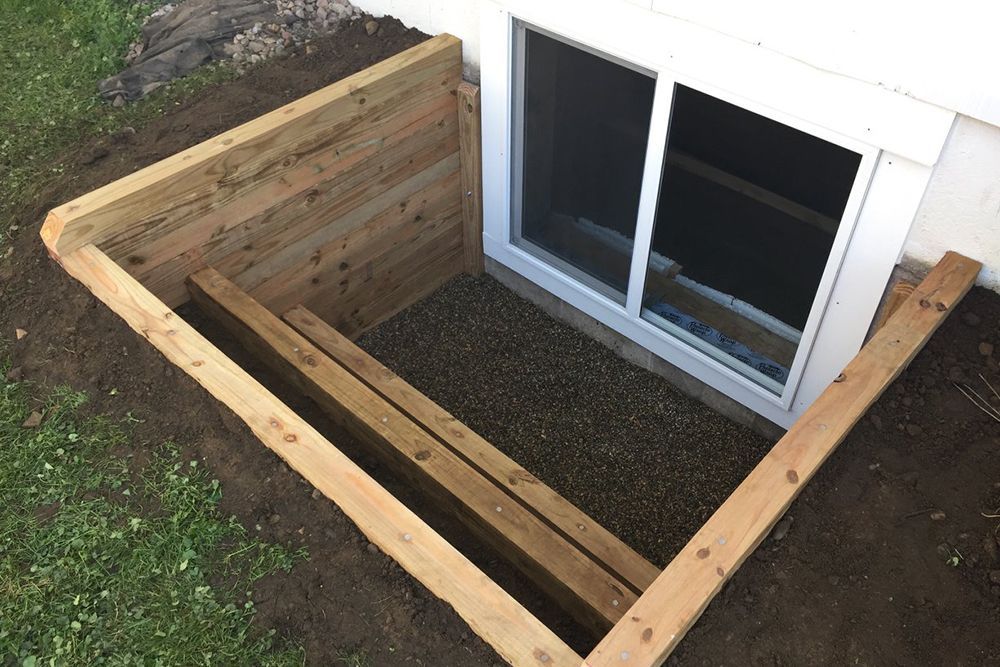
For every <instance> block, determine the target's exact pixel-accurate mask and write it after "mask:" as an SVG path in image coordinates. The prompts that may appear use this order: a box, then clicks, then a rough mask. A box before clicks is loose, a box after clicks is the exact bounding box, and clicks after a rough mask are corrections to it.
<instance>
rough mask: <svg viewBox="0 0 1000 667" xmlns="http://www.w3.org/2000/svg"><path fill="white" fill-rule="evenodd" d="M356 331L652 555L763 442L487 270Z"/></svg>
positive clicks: (723, 489)
mask: <svg viewBox="0 0 1000 667" xmlns="http://www.w3.org/2000/svg"><path fill="white" fill-rule="evenodd" d="M358 344H359V345H361V346H362V347H363V348H364V349H365V350H367V351H368V352H369V353H370V354H372V355H373V356H375V357H376V358H378V359H379V360H380V361H381V362H382V363H383V364H385V365H386V366H388V367H389V368H391V369H393V370H394V371H395V372H396V373H398V374H399V375H400V376H401V377H403V378H405V379H406V380H407V381H408V382H410V383H411V384H412V385H414V386H415V387H417V388H418V389H420V390H421V391H423V392H424V393H425V394H427V395H428V396H429V397H430V398H432V399H433V400H435V401H436V402H437V403H439V404H440V405H441V406H443V407H444V408H446V409H447V410H448V411H450V412H451V413H452V414H454V415H455V416H456V417H458V418H459V419H460V420H462V421H463V422H465V423H466V424H467V425H469V426H470V427H471V428H472V429H473V430H475V431H476V432H478V433H479V434H480V435H482V436H483V437H485V438H486V439H487V440H489V441H490V442H492V443H493V444H494V446H496V447H497V448H498V449H500V450H501V451H503V452H504V453H506V454H507V455H508V456H510V457H511V458H513V459H514V460H516V461H517V462H518V463H520V464H521V465H522V466H524V467H525V468H526V469H527V470H529V471H530V472H532V473H533V474H535V475H536V476H538V477H539V478H540V479H542V480H543V481H544V482H545V483H547V484H548V485H550V486H551V487H553V488H554V489H556V490H557V491H558V492H559V493H561V494H562V495H563V496H565V497H566V498H567V499H568V500H570V501H571V502H573V503H574V504H575V505H577V506H578V507H580V508H581V509H583V510H584V511H585V512H587V514H589V515H590V516H592V517H593V518H594V519H596V520H597V521H598V522H599V523H601V524H603V525H604V526H605V527H606V528H608V529H609V530H610V531H611V532H613V533H615V534H616V535H618V536H619V537H620V538H621V539H622V540H624V541H625V542H626V543H628V544H629V545H631V546H632V547H633V548H634V549H636V550H637V551H638V552H639V553H641V554H643V555H644V556H645V557H646V558H648V559H649V560H650V561H652V562H653V563H654V564H656V565H659V566H662V565H664V564H666V563H667V562H669V561H670V560H671V559H672V558H673V557H674V555H675V554H676V553H677V552H678V551H679V550H680V549H681V548H682V547H683V546H684V544H686V543H687V541H688V539H690V537H691V536H692V535H693V534H694V532H695V531H696V530H697V529H698V528H699V527H700V526H701V525H702V524H703V523H704V522H705V521H706V520H707V519H708V517H709V516H711V514H712V512H713V511H714V510H715V509H716V508H717V507H718V506H719V505H720V504H721V503H722V501H723V500H725V499H726V497H727V496H728V495H729V494H730V493H731V492H732V491H733V489H735V488H736V486H737V485H738V484H739V483H740V481H742V480H743V478H744V477H745V476H746V475H747V474H748V473H749V472H750V470H751V469H752V468H753V467H754V465H756V463H757V462H758V461H759V460H760V459H761V458H762V457H763V456H764V454H765V453H767V451H768V450H769V449H770V447H771V444H772V443H770V442H769V441H767V440H766V439H764V438H762V437H761V436H758V435H756V434H754V433H753V432H751V431H750V430H749V429H747V428H746V427H744V426H741V425H739V424H736V423H734V422H731V421H729V420H728V419H726V418H725V417H723V416H721V415H719V414H717V413H715V412H714V411H712V410H711V409H709V408H708V407H707V406H705V405H703V404H702V403H699V402H698V401H695V400H693V399H691V398H689V397H687V396H685V395H684V394H682V393H680V392H679V391H678V390H676V389H674V388H673V387H672V386H671V385H670V384H669V383H668V382H667V381H666V380H665V379H663V378H662V377H660V376H658V375H656V374H654V373H651V372H649V371H646V370H643V369H641V368H639V367H637V366H635V365H634V364H632V363H630V362H628V361H626V360H624V359H622V358H621V357H618V356H617V355H615V354H614V352H612V351H611V350H609V349H608V348H607V347H605V346H604V345H602V344H600V343H598V342H597V341H595V340H593V339H591V338H589V337H588V336H586V335H584V334H582V333H580V332H578V331H576V330H575V329H572V328H570V327H569V326H567V325H566V324H563V323H562V322H559V321H558V320H555V319H553V318H552V317H550V316H549V315H548V314H546V313H545V312H544V311H542V310H541V309H540V308H538V307H536V306H535V305H534V304H532V303H530V302H528V301H526V300H524V299H522V298H521V297H519V296H517V295H516V294H514V293H513V292H511V291H510V290H508V289H507V288H506V287H504V286H503V285H501V284H500V283H499V282H497V281H496V280H494V279H493V278H490V277H488V276H486V277H483V278H478V279H477V278H471V277H469V276H460V277H458V278H455V279H453V280H452V281H450V282H449V283H447V284H446V285H445V286H444V287H442V288H441V289H440V290H438V291H437V292H435V293H434V294H432V295H431V296H429V297H428V298H427V299H425V300H423V301H421V302H420V303H417V304H416V305H414V306H412V307H410V308H408V309H406V310H405V311H403V312H402V313H400V314H399V315H397V316H395V317H393V318H392V319H390V320H388V321H386V322H384V323H383V324H381V325H379V326H378V327H376V328H375V329H373V330H371V331H369V332H368V333H366V334H365V335H364V336H362V337H361V338H360V339H359V340H358Z"/></svg>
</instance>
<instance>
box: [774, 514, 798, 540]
mask: <svg viewBox="0 0 1000 667" xmlns="http://www.w3.org/2000/svg"><path fill="white" fill-rule="evenodd" d="M793 521H795V519H794V518H793V517H792V515H791V514H786V515H785V516H783V517H781V519H780V520H779V521H778V523H776V524H775V525H774V530H772V531H771V539H772V540H774V541H775V542H780V541H781V540H783V539H785V538H786V537H787V536H788V531H789V530H791V528H792V522H793Z"/></svg>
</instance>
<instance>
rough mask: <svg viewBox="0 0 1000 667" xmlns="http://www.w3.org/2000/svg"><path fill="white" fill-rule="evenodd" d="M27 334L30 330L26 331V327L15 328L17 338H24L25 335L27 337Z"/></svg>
mask: <svg viewBox="0 0 1000 667" xmlns="http://www.w3.org/2000/svg"><path fill="white" fill-rule="evenodd" d="M27 335H28V332H27V331H25V330H24V329H14V336H15V337H16V338H17V339H18V340H21V339H22V338H24V337H25V336H27Z"/></svg>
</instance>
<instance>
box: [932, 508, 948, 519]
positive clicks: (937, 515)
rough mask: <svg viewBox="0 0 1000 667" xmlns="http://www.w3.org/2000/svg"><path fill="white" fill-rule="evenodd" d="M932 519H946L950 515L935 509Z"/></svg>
mask: <svg viewBox="0 0 1000 667" xmlns="http://www.w3.org/2000/svg"><path fill="white" fill-rule="evenodd" d="M930 517H931V521H944V520H945V519H947V518H948V515H947V514H945V513H944V512H942V511H941V510H934V511H933V512H931V513H930Z"/></svg>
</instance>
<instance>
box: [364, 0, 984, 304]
mask: <svg viewBox="0 0 1000 667" xmlns="http://www.w3.org/2000/svg"><path fill="white" fill-rule="evenodd" d="M537 1H538V2H540V3H545V2H547V1H549V0H537ZM499 2H500V4H503V0H499ZM355 4H356V5H358V6H359V7H360V8H361V9H363V10H365V11H367V12H370V13H372V14H374V15H376V16H381V15H385V14H390V15H392V16H395V17H396V18H398V19H400V20H401V21H403V23H405V24H406V25H409V26H412V27H415V28H418V29H420V30H423V31H424V32H427V33H429V34H437V33H441V32H449V33H451V34H453V35H456V36H457V37H460V38H461V39H462V40H463V42H464V50H465V61H466V75H467V77H468V78H470V79H471V80H473V81H478V78H479V77H478V73H479V63H480V54H479V49H480V5H481V0H355ZM603 4H604V6H606V8H607V11H608V12H614V11H616V5H619V6H621V5H626V4H628V5H636V6H639V7H643V8H647V9H648V10H649V11H650V12H651V13H653V12H656V13H660V14H666V15H668V16H671V17H675V18H677V19H679V20H681V21H684V22H689V23H693V24H697V25H700V26H702V27H706V28H709V29H710V30H713V31H715V32H718V33H720V34H722V35H727V36H729V37H731V38H732V39H734V40H739V41H742V42H746V43H750V44H753V45H756V46H758V47H759V48H761V49H764V50H768V51H771V52H773V53H777V54H782V55H785V56H788V57H789V58H790V59H794V60H796V61H798V62H803V63H806V64H808V65H809V66H811V67H815V68H816V69H819V70H823V71H827V72H834V73H836V74H839V75H842V76H844V77H847V78H851V79H855V80H858V81H863V82H866V83H868V84H870V85H872V86H875V87H879V88H882V89H887V90H891V91H894V92H897V93H899V94H901V95H905V96H908V97H914V98H917V99H920V100H923V101H926V102H930V103H931V104H934V105H937V106H940V107H942V108H945V109H948V110H951V111H956V112H958V113H959V114H960V115H959V116H958V118H957V120H956V122H955V126H954V128H953V130H952V133H951V135H950V137H949V139H948V142H947V143H946V145H945V147H944V151H943V152H942V154H941V157H940V159H939V161H938V164H937V166H936V167H935V171H934V175H933V177H932V179H931V182H930V184H929V186H928V188H927V191H926V193H925V196H924V199H923V203H922V204H921V206H920V208H919V209H918V211H917V214H916V216H915V220H914V224H913V228H912V230H911V232H910V236H909V238H908V240H907V243H906V246H905V248H904V253H903V257H902V263H903V264H904V265H906V266H909V267H912V268H918V269H919V268H921V267H923V266H925V265H930V264H933V263H934V262H936V261H937V259H939V258H940V256H941V254H942V253H943V252H944V251H945V250H949V249H951V250H957V251H959V252H961V253H963V254H966V255H969V256H971V257H973V258H975V259H978V260H980V261H981V262H983V264H984V269H983V272H982V274H980V278H979V282H980V284H982V285H985V286H987V287H989V288H991V289H994V290H997V291H1000V85H997V83H995V82H996V81H997V79H996V76H995V72H993V71H991V70H992V69H994V67H995V66H996V64H997V63H1000V40H997V39H995V38H994V37H993V36H992V35H991V34H990V33H991V31H995V29H996V26H998V25H1000V4H996V3H987V2H981V1H980V0H955V1H954V2H950V3H934V4H931V3H913V2H912V1H910V0H907V1H905V2H903V1H900V0H888V1H886V2H881V3H872V2H870V0H845V1H844V2H839V3H827V4H825V5H817V4H816V3H803V2H801V0H771V1H770V2H769V3H747V2H738V1H735V0H734V1H720V0H716V1H715V2H711V1H706V0H605V2H604V3H603Z"/></svg>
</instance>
